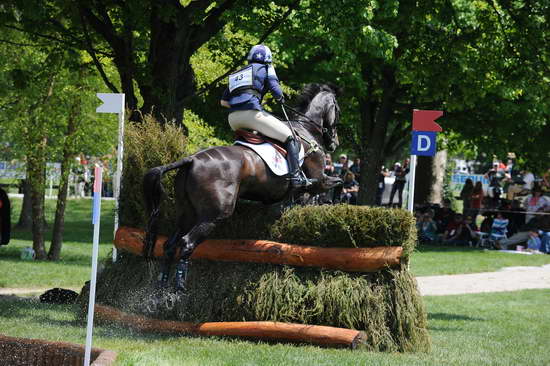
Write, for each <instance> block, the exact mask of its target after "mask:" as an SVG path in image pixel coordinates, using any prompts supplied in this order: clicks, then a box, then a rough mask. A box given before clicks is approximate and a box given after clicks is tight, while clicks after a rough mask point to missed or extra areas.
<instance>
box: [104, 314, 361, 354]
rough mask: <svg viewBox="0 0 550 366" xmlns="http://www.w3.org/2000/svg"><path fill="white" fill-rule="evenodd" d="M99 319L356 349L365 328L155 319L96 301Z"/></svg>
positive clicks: (143, 327)
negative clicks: (98, 303)
mask: <svg viewBox="0 0 550 366" xmlns="http://www.w3.org/2000/svg"><path fill="white" fill-rule="evenodd" d="M94 311H95V317H96V319H97V320H98V321H103V322H111V323H117V324H121V325H124V326H126V327H130V328H133V329H136V330H139V331H142V332H154V333H164V334H194V335H199V336H235V337H245V338H253V339H270V340H284V341H291V342H298V343H312V344H319V345H324V346H340V347H342V346H345V347H349V348H351V349H355V348H357V347H358V346H360V345H362V344H364V343H365V341H366V334H365V333H364V332H361V331H358V330H353V329H346V328H335V327H327V326H321V325H303V324H293V323H280V322H272V321H256V322H211V323H191V322H178V321H172V320H157V319H151V318H147V317H144V316H138V315H131V314H127V313H124V312H122V311H120V310H117V309H115V308H112V307H109V306H105V305H96V306H95V308H94Z"/></svg>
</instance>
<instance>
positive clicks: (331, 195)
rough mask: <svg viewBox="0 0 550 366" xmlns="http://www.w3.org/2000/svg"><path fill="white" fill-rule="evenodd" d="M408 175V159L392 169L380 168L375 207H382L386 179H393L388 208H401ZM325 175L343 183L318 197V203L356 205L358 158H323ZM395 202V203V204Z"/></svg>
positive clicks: (359, 169) (359, 172) (359, 178)
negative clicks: (338, 179) (337, 178)
mask: <svg viewBox="0 0 550 366" xmlns="http://www.w3.org/2000/svg"><path fill="white" fill-rule="evenodd" d="M408 173H409V159H405V160H404V161H403V162H402V163H401V162H396V163H395V164H394V166H393V168H392V169H391V170H390V169H387V168H386V167H384V166H382V168H381V169H380V172H379V174H378V177H377V191H376V205H377V206H382V197H383V195H384V191H385V189H386V183H385V179H386V177H393V178H394V183H393V184H392V186H391V192H390V201H389V203H388V206H392V207H402V205H403V190H404V188H405V184H406V182H407V178H406V176H407V174H408ZM325 174H326V175H329V176H335V177H340V178H342V180H343V181H344V184H343V186H342V187H338V188H335V189H332V190H330V191H329V192H327V193H325V194H322V195H320V203H349V204H352V205H355V204H357V195H358V193H359V182H360V180H361V160H360V159H359V158H355V159H353V161H350V160H349V159H348V156H347V155H346V154H341V155H340V156H339V157H338V160H336V161H333V160H332V157H331V156H330V155H328V154H327V155H326V157H325ZM395 201H397V202H395Z"/></svg>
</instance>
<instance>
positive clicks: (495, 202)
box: [485, 161, 503, 209]
mask: <svg viewBox="0 0 550 366" xmlns="http://www.w3.org/2000/svg"><path fill="white" fill-rule="evenodd" d="M502 177H503V172H502V171H501V170H500V168H499V162H498V161H495V162H494V163H493V168H492V169H490V170H489V171H488V172H487V173H485V178H487V179H488V180H489V190H488V192H487V193H488V196H489V197H490V199H489V200H488V205H489V207H490V208H493V209H494V208H497V207H498V206H499V203H500V195H501V194H502V188H501V186H500V180H501V179H502Z"/></svg>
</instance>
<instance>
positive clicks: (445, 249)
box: [411, 245, 550, 276]
mask: <svg viewBox="0 0 550 366" xmlns="http://www.w3.org/2000/svg"><path fill="white" fill-rule="evenodd" d="M549 263H550V255H544V254H533V255H524V254H513V253H503V252H500V251H497V250H487V249H479V248H469V247H454V246H453V247H449V246H435V245H434V246H426V245H422V246H419V247H417V248H416V250H415V252H414V253H413V255H412V259H411V270H412V272H413V273H414V274H415V275H416V276H432V275H443V274H458V273H476V272H492V271H497V270H499V269H501V268H503V267H514V266H541V265H544V264H549Z"/></svg>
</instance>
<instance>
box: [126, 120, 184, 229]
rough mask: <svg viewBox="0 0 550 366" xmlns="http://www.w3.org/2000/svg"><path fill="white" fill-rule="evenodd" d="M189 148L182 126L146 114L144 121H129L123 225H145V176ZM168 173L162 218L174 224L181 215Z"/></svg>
mask: <svg viewBox="0 0 550 366" xmlns="http://www.w3.org/2000/svg"><path fill="white" fill-rule="evenodd" d="M186 152H187V138H186V137H185V135H184V133H183V130H182V129H181V128H180V127H176V126H174V125H172V124H167V125H165V126H162V125H160V124H159V123H158V122H157V121H156V120H155V119H154V117H152V116H151V115H146V116H144V117H143V122H141V123H128V124H127V128H126V132H125V141H124V169H123V173H122V182H121V191H120V201H119V203H120V206H119V215H120V223H121V225H127V226H134V227H143V226H144V224H145V222H146V219H147V214H146V212H145V207H144V203H143V191H142V189H141V187H142V180H143V176H144V175H145V173H146V172H147V171H148V170H149V169H151V168H153V167H156V166H160V165H165V164H168V163H171V162H174V161H176V160H179V159H181V158H182V157H183V156H185V155H186ZM173 176H174V173H172V174H166V176H165V177H164V182H163V185H164V187H165V192H166V196H167V197H165V199H163V201H162V206H161V213H162V214H163V215H164V216H162V220H163V221H165V222H167V224H166V225H167V226H170V227H173V226H174V222H175V220H176V218H177V216H176V215H175V212H176V209H175V208H176V206H175V202H174V200H173V197H174V195H173V184H172V179H170V178H173Z"/></svg>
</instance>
